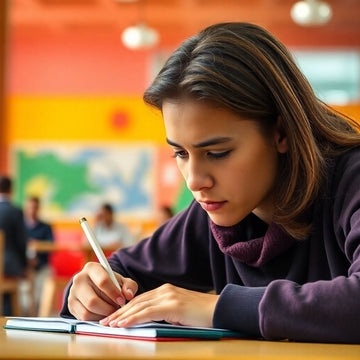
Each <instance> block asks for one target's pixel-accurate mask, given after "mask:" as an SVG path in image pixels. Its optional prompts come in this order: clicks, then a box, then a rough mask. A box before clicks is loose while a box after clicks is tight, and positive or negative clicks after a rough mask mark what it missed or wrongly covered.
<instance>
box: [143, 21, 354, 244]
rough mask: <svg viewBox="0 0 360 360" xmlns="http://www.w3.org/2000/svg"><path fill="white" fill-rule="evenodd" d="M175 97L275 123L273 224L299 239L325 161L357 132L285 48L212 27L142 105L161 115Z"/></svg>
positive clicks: (187, 46) (246, 27) (243, 31)
mask: <svg viewBox="0 0 360 360" xmlns="http://www.w3.org/2000/svg"><path fill="white" fill-rule="evenodd" d="M182 97H190V98H193V99H199V100H200V99H201V100H206V101H209V102H213V103H216V104H217V105H219V106H222V107H224V108H227V109H230V110H232V111H234V112H236V113H237V114H239V115H240V116H243V117H247V118H249V119H253V120H256V121H258V122H259V124H260V126H261V128H262V129H264V131H269V130H271V129H273V128H274V126H275V124H276V121H277V119H280V120H281V125H282V128H283V130H284V133H285V135H286V136H287V139H288V143H289V151H288V152H287V153H286V154H285V155H281V156H280V169H279V173H278V180H279V181H276V185H275V201H276V204H275V206H276V211H275V215H274V221H276V222H277V223H278V224H279V225H281V226H282V227H283V228H284V229H285V230H286V231H287V232H288V233H289V234H290V235H292V236H294V237H295V238H298V239H302V238H305V237H306V236H307V234H308V233H309V230H310V224H308V223H307V222H306V221H304V220H303V215H304V212H305V211H306V210H307V209H308V208H309V206H310V205H311V204H312V203H313V202H314V200H315V198H316V197H317V196H318V194H319V189H320V187H321V186H322V184H323V181H324V179H325V173H326V165H327V159H328V158H329V157H331V156H335V155H336V154H339V153H341V152H343V151H346V150H347V149H350V148H352V147H355V146H359V145H360V134H359V132H358V131H357V130H359V126H358V125H357V124H356V123H355V122H354V121H352V120H351V119H348V118H346V117H345V116H343V115H341V114H339V113H337V112H335V111H333V110H332V109H330V108H329V107H328V106H327V105H325V104H324V103H322V102H321V101H320V100H319V99H317V97H316V96H315V95H314V92H313V90H312V88H311V86H310V85H309V83H308V81H307V80H306V78H305V77H304V76H303V74H302V73H301V72H300V70H299V69H298V67H297V66H296V64H295V62H294V60H293V58H292V56H291V54H290V52H289V51H288V50H287V49H286V47H285V46H284V45H283V44H282V43H281V42H279V41H278V40H277V39H276V38H274V37H273V36H272V35H271V34H270V33H269V32H268V31H266V30H265V29H263V28H261V27H259V26H256V25H253V24H248V23H223V24H216V25H213V26H210V27H208V28H206V29H204V30H203V31H201V32H200V33H199V34H198V35H196V36H193V37H191V38H190V39H188V40H186V41H185V42H184V43H183V44H182V45H181V46H180V47H179V48H178V49H177V50H175V52H174V53H173V54H172V55H171V56H170V58H169V59H168V61H167V62H166V64H165V65H164V67H163V68H162V70H161V71H160V73H159V74H158V75H157V77H156V78H155V80H154V82H153V83H152V85H151V86H150V87H149V88H148V89H147V90H146V92H145V94H144V101H145V102H146V103H148V104H150V105H152V106H155V107H156V108H158V109H160V110H161V109H162V104H163V101H164V100H166V99H179V98H182Z"/></svg>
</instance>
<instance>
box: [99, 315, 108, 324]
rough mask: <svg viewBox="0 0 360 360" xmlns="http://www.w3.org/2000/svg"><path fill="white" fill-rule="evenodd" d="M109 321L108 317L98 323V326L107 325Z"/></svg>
mask: <svg viewBox="0 0 360 360" xmlns="http://www.w3.org/2000/svg"><path fill="white" fill-rule="evenodd" d="M108 321H109V318H108V317H106V318H104V319H101V320H100V321H99V324H101V325H102V324H105V323H107V322H108Z"/></svg>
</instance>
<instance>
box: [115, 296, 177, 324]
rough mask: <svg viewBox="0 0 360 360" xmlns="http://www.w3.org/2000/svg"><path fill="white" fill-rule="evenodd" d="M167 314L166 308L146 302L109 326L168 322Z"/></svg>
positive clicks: (123, 314) (122, 315)
mask: <svg viewBox="0 0 360 360" xmlns="http://www.w3.org/2000/svg"><path fill="white" fill-rule="evenodd" d="M166 313H167V310H166V307H165V306H158V305H151V304H149V303H147V302H144V303H141V304H137V305H136V306H133V307H132V309H131V310H129V311H127V312H124V313H122V314H121V315H120V316H119V317H117V318H115V319H114V320H112V321H110V322H109V325H110V326H111V327H129V326H134V325H137V324H142V323H146V322H149V321H161V320H166ZM169 322H170V321H169Z"/></svg>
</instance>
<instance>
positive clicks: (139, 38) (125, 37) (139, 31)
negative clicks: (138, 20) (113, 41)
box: [122, 24, 159, 49]
mask: <svg viewBox="0 0 360 360" xmlns="http://www.w3.org/2000/svg"><path fill="white" fill-rule="evenodd" d="M122 41H123V43H124V45H125V46H126V47H128V48H129V49H143V48H149V47H152V46H154V45H156V44H157V43H158V41H159V34H158V33H157V31H156V30H154V29H151V28H149V27H148V26H146V25H145V24H138V25H136V26H130V27H128V28H126V29H125V30H124V32H123V33H122Z"/></svg>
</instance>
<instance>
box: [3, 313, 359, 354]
mask: <svg viewBox="0 0 360 360" xmlns="http://www.w3.org/2000/svg"><path fill="white" fill-rule="evenodd" d="M4 324H5V319H4V318H0V326H1V329H0V359H104V360H106V359H115V358H116V359H120V360H121V359H122V360H124V359H129V360H130V359H174V360H182V359H184V360H185V359H187V360H189V359H203V360H211V359H217V360H235V359H247V360H250V359H251V360H260V359H261V360H270V359H271V360H282V359H307V360H309V359H310V360H311V359H314V360H315V359H316V360H319V359H327V360H329V359H339V360H340V359H341V360H349V359H354V360H355V359H356V360H359V359H360V345H341V344H340V345H338V344H310V343H293V342H271V341H257V340H221V341H179V342H150V341H139V340H124V339H112V338H101V337H95V336H87V335H70V334H57V333H46V332H35V331H34V332H33V331H22V330H4V329H3V325H4Z"/></svg>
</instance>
